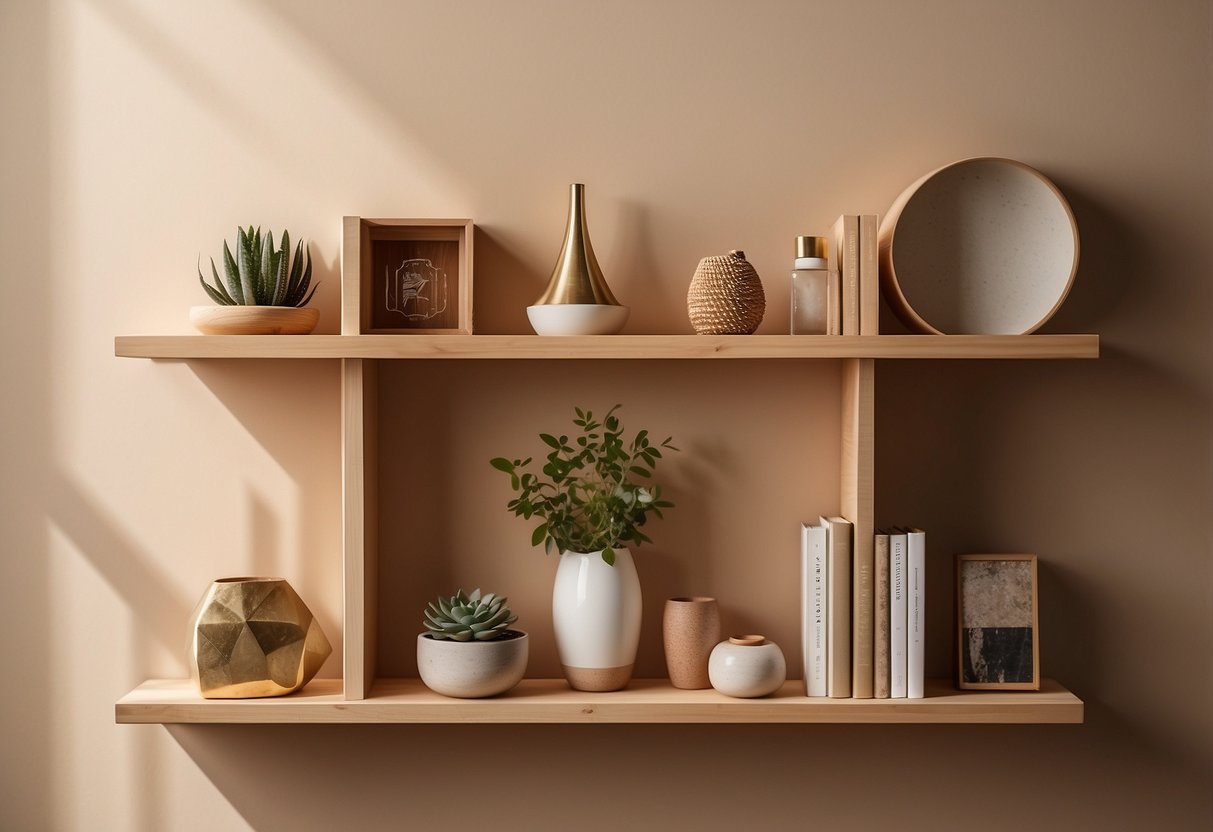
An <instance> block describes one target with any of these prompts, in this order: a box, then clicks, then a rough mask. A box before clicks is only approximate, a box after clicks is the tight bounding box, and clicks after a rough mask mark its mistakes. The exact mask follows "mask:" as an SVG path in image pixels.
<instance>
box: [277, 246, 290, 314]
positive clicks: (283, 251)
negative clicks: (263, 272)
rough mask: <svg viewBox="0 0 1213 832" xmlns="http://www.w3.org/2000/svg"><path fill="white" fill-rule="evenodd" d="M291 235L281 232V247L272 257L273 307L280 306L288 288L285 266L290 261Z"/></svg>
mask: <svg viewBox="0 0 1213 832" xmlns="http://www.w3.org/2000/svg"><path fill="white" fill-rule="evenodd" d="M290 243H291V235H290V233H289V232H288V231H287V230H286V229H285V228H284V229H283V230H282V247H281V248H280V249H279V250H278V252H277V253H276V254H275V255H274V299H273V304H274V305H275V306H282V305H283V302H284V301H285V300H286V290H287V288H288V287H289V285H290V284H289V281H288V275H287V266H288V265H289V264H290V261H291V245H290Z"/></svg>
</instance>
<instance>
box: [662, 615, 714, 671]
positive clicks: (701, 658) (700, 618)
mask: <svg viewBox="0 0 1213 832" xmlns="http://www.w3.org/2000/svg"><path fill="white" fill-rule="evenodd" d="M662 632H663V635H664V637H665V664H666V668H668V670H669V672H670V684H672V685H673V686H674V687H676V688H682V689H683V690H701V689H703V688H710V687H711V686H712V682H711V680H709V679H708V657H709V656H710V655H711V654H712V648H713V647H715V646H716V642H718V641H720V608H719V606H717V604H716V599H715V598H704V597H693V598H670V599H669V600H668V601H666V602H665V613H664V616H663V617H662Z"/></svg>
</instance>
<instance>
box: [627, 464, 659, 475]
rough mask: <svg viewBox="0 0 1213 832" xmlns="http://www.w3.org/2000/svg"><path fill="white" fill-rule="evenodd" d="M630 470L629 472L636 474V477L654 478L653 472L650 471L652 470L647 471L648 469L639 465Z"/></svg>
mask: <svg viewBox="0 0 1213 832" xmlns="http://www.w3.org/2000/svg"><path fill="white" fill-rule="evenodd" d="M628 470H629V471H631V472H632V473H633V474H635V475H636V476H638V477H651V476H653V472H652V471H650V470H649V469H647V468H641V467H640V466H639V465H633V466H632V467H631V468H629V469H628Z"/></svg>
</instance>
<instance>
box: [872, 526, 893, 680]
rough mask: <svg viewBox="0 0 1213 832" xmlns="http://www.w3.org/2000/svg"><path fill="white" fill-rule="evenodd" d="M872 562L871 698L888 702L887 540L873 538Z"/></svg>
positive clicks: (880, 535)
mask: <svg viewBox="0 0 1213 832" xmlns="http://www.w3.org/2000/svg"><path fill="white" fill-rule="evenodd" d="M873 560H874V561H875V563H874V564H873V565H874V568H873V570H872V574H873V576H874V584H875V590H876V592H875V596H876V603H875V605H874V607H873V614H874V617H875V621H874V626H873V628H872V634H873V635H872V640H873V651H872V676H873V695H874V696H875V698H877V699H888V698H889V536H888V535H887V534H878V535H876V540H875V545H874V546H873Z"/></svg>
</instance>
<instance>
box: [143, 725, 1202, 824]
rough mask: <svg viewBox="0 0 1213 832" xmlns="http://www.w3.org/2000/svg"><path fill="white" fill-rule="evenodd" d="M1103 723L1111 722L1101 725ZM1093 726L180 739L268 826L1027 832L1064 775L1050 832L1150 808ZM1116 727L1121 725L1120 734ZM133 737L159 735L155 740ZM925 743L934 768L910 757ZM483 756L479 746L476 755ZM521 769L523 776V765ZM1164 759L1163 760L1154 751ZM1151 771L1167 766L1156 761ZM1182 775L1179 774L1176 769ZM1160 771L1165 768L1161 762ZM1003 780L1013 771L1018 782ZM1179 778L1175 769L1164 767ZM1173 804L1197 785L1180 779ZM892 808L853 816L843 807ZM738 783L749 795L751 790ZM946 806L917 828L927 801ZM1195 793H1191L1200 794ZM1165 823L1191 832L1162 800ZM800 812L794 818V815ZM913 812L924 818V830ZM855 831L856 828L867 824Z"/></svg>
mask: <svg viewBox="0 0 1213 832" xmlns="http://www.w3.org/2000/svg"><path fill="white" fill-rule="evenodd" d="M1100 721H1101V722H1102V721H1103V720H1100ZM1103 727H1104V729H1105V730H1104V731H1101V732H1100V733H1101V736H1102V737H1103V739H1102V740H1096V741H1094V742H1093V741H1092V737H1091V731H1090V729H1089V728H1084V727H1082V726H1064V727H1063V726H993V727H991V726H984V727H969V726H945V727H943V728H942V729H941V728H940V727H939V726H829V725H808V726H773V725H748V726H735V725H716V726H707V727H697V726H675V725H609V726H608V725H575V726H553V725H527V726H500V725H470V726H469V725H431V726H400V725H385V726H369V725H368V726H320V725H310V726H258V727H243V726H242V727H234V726H218V725H214V726H172V727H170V728H168V730H169V731H170V733H171V734H172V735H173V737H174V738H175V739H176V740H177V742H178V743H180V745H181V747H182V748H183V749H185V751H186V752H187V753H188V754H189V755H190V757H191V758H193V760H194V761H195V762H196V763H197V764H198V766H199V767H200V768H201V769H202V771H203V772H204V773H205V774H206V776H207V777H209V778H210V779H211V781H212V782H213V783H214V784H215V786H216V788H218V789H219V791H221V792H222V793H223V794H224V795H225V796H226V797H227V799H228V800H229V801H231V804H232V806H233V807H234V808H235V809H236V810H237V811H238V812H239V813H240V814H241V815H242V816H243V817H244V818H245V820H247V821H248V823H249V824H250V826H252V827H253V828H254V829H258V830H271V829H297V830H311V829H316V830H320V829H334V828H339V829H345V828H351V827H352V828H357V829H359V830H366V832H373V830H379V829H383V830H393V831H395V830H400V829H410V830H413V829H428V828H439V827H442V828H445V827H448V826H450V825H451V824H452V823H458V822H459V818H461V817H464V816H465V815H467V813H469V812H472V813H474V814H475V815H476V816H477V817H478V818H480V821H479V822H480V823H481V824H482V825H483V824H485V823H488V824H491V825H492V826H493V827H494V828H500V829H505V830H533V831H534V832H542V830H556V829H570V828H576V829H578V830H585V831H586V832H595V831H596V830H603V832H607V831H608V830H611V831H612V832H613V830H617V829H619V828H631V829H637V830H642V829H671V828H672V829H760V828H772V829H775V828H786V827H787V825H788V824H789V822H790V821H791V820H792V819H793V817H794V815H793V812H799V813H800V816H801V817H807V816H809V815H813V816H814V819H815V820H814V823H813V824H812V825H813V826H814V828H825V827H833V828H840V829H875V828H881V827H884V826H888V827H889V828H903V829H920V828H935V829H937V828H954V827H955V828H960V827H962V826H966V825H972V824H973V823H974V822H975V819H980V826H981V828H982V829H984V830H990V832H998V830H1008V831H1009V830H1018V829H1022V825H1023V821H1022V816H1020V815H1019V814H1018V813H1017V812H1014V811H1010V812H1008V811H1007V801H1008V800H1014V799H1015V798H1014V795H1027V794H1036V793H1043V792H1045V791H1047V790H1048V789H1050V788H1052V787H1053V786H1055V785H1056V779H1057V777H1058V776H1060V775H1061V772H1059V771H1058V770H1057V769H1056V768H1055V767H1054V766H1051V765H1047V764H1042V760H1041V756H1040V749H1041V747H1042V745H1043V744H1045V743H1047V744H1048V745H1049V746H1050V747H1051V748H1053V749H1054V750H1056V751H1060V752H1062V753H1063V755H1064V759H1066V760H1067V761H1069V762H1071V763H1076V764H1077V765H1076V766H1075V767H1074V768H1067V770H1066V771H1065V773H1064V776H1065V778H1066V781H1067V793H1066V796H1065V799H1059V800H1056V801H1054V802H1053V803H1052V805H1051V806H1050V809H1049V813H1048V821H1047V824H1046V825H1047V826H1048V827H1049V828H1053V829H1064V828H1085V826H1086V825H1087V824H1088V822H1089V820H1090V817H1091V807H1092V806H1093V805H1094V804H1095V803H1098V804H1100V806H1101V811H1106V812H1109V813H1115V812H1117V811H1118V810H1124V811H1125V814H1124V815H1123V816H1122V817H1123V818H1124V819H1125V820H1126V821H1128V819H1129V818H1135V817H1142V813H1143V807H1142V802H1143V801H1142V800H1141V796H1140V795H1135V794H1131V793H1128V792H1127V791H1125V790H1122V791H1118V792H1109V791H1108V789H1107V787H1106V782H1105V779H1104V774H1103V772H1104V771H1105V768H1106V767H1108V766H1133V765H1136V764H1138V763H1139V759H1138V757H1137V753H1138V749H1137V748H1136V745H1135V743H1134V742H1129V743H1123V742H1121V741H1120V740H1113V739H1111V737H1112V736H1113V735H1115V734H1118V733H1119V732H1118V731H1117V730H1116V729H1115V728H1114V727H1113V726H1111V725H1107V724H1105V725H1104V726H1103ZM1107 729H1112V730H1111V732H1109V731H1108V730H1107ZM135 730H159V729H154V728H144V729H135ZM923 731H931V732H932V735H931V758H932V760H935V761H937V764H936V765H930V766H928V765H921V763H922V759H921V758H920V757H919V756H918V755H916V754H915V753H914V752H913V749H914V747H915V746H916V745H917V744H918V743H919V742H920V741H921V738H922V736H923ZM477 750H479V751H477ZM524 756H525V758H526V759H527V760H528V762H527V764H526V765H519V764H518V762H517V761H518V760H519V759H520V758H522V757H524ZM1152 756H1153V754H1152ZM1154 759H1157V757H1154ZM1169 762H1173V761H1169ZM1164 765H1165V764H1164ZM991 767H994V768H995V769H996V770H998V771H1010V772H1015V780H1014V783H1013V785H1008V783H1007V782H1006V781H1005V780H1003V779H1002V778H991V776H990V771H991ZM1165 767H1166V768H1168V769H1170V766H1169V765H1167V766H1165ZM1172 773H1173V774H1174V775H1175V776H1177V777H1178V778H1179V779H1178V781H1176V782H1173V783H1172V786H1173V788H1174V789H1175V792H1176V793H1183V792H1184V790H1191V789H1200V788H1203V785H1202V784H1201V783H1200V782H1197V781H1198V778H1196V777H1194V776H1193V770H1192V769H1188V770H1187V771H1181V769H1180V767H1179V766H1178V765H1176V766H1175V770H1174V772H1172ZM860 782H862V783H863V784H873V783H876V784H880V786H879V789H880V799H878V800H871V801H868V802H865V803H862V804H860V803H854V802H852V801H850V800H841V799H838V796H840V795H848V794H849V795H855V794H859V793H868V794H871V787H870V785H857V784H858V783H860ZM735 784H746V785H745V788H744V790H742V791H739V790H738V789H736V788H734V786H735ZM941 792H944V793H946V794H947V795H948V796H949V797H948V800H947V801H945V803H944V804H940V805H939V806H936V807H934V808H931V809H930V810H924V814H923V815H921V816H918V815H915V814H914V812H911V813H910V815H911V816H910V817H907V810H906V807H907V806H921V805H922V801H923V796H924V795H938V794H940V793H941ZM1188 793H1191V792H1190V791H1189V792H1188ZM1146 802H1148V803H1153V804H1155V805H1154V806H1153V807H1152V808H1149V807H1147V808H1148V811H1149V813H1151V814H1152V816H1153V817H1154V818H1155V823H1156V825H1157V828H1175V829H1182V828H1191V826H1190V825H1189V824H1190V822H1191V820H1192V819H1191V818H1185V817H1184V816H1183V815H1182V814H1176V810H1175V809H1174V808H1169V803H1168V801H1167V799H1166V797H1165V796H1164V795H1153V796H1152V797H1151V800H1149V801H1146ZM794 807H798V808H794ZM915 817H929V823H926V824H922V823H919V822H918V821H916V820H915ZM859 818H862V820H860V819H859Z"/></svg>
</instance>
